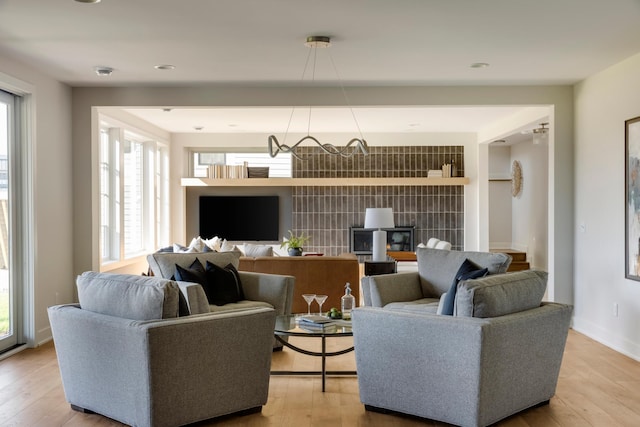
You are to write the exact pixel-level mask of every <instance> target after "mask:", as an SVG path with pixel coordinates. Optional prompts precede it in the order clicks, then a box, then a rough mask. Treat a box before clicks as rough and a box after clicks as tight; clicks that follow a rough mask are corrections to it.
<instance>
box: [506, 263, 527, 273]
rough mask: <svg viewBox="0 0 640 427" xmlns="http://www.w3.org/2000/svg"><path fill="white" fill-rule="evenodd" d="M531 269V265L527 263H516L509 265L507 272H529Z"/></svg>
mask: <svg viewBox="0 0 640 427" xmlns="http://www.w3.org/2000/svg"><path fill="white" fill-rule="evenodd" d="M529 268H530V266H529V263H528V262H526V261H516V262H512V263H511V264H510V265H509V268H508V269H507V271H522V270H528V269H529Z"/></svg>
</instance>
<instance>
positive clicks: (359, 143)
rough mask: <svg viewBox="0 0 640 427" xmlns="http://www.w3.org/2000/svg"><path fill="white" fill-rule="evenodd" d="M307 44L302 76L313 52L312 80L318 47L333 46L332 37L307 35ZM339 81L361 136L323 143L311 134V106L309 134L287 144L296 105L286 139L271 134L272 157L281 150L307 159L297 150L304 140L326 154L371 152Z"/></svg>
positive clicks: (339, 154) (298, 157) (340, 154)
mask: <svg viewBox="0 0 640 427" xmlns="http://www.w3.org/2000/svg"><path fill="white" fill-rule="evenodd" d="M305 46H307V47H309V48H311V50H310V51H309V55H307V61H306V63H305V66H304V71H303V73H302V78H303V79H304V76H305V74H306V72H307V67H308V66H309V60H310V58H311V54H312V53H313V73H312V81H313V79H315V66H316V55H317V49H319V48H328V47H329V46H331V38H330V37H327V36H309V37H307V41H306V42H305ZM328 55H329V58H330V59H331V65H332V66H333V69H334V71H335V73H336V76H338V70H337V69H336V66H335V63H334V62H333V58H332V57H331V54H330V53H329V54H328ZM338 82H339V83H340V89H341V91H342V95H343V96H344V99H345V102H346V104H347V105H348V107H349V110H350V111H351V116H352V117H353V120H354V122H355V124H356V127H357V129H358V133H359V134H360V137H359V138H358V137H356V138H352V139H351V140H350V141H349V142H348V143H347V144H346V145H345V146H342V147H338V146H335V145H333V144H328V143H322V142H320V141H319V140H318V139H317V138H315V137H313V136H311V135H310V134H309V128H310V126H311V107H309V120H308V125H307V126H308V127H307V136H305V137H302V138H301V139H300V140H299V141H298V142H296V143H295V144H292V145H287V144H286V141H287V135H288V133H289V128H290V127H291V120H292V118H293V110H295V107H294V108H293V110H292V111H291V115H290V116H289V124H288V125H287V130H286V131H285V134H284V139H283V142H282V143H280V142H279V141H278V138H277V137H276V136H275V135H269V138H268V141H267V144H268V148H269V155H270V156H271V157H275V156H276V155H277V154H278V153H279V152H283V153H291V155H292V156H294V157H295V158H297V159H299V160H306V159H305V158H303V157H301V156H300V155H299V154H298V153H297V152H296V149H297V148H298V147H299V146H300V145H301V144H302V143H304V142H306V141H311V142H313V143H315V144H316V145H317V146H318V147H320V149H321V150H322V151H323V152H324V153H326V154H332V155H336V156H342V157H351V156H353V155H354V154H357V153H362V154H364V155H365V156H366V155H368V154H369V146H368V145H367V141H365V139H364V137H363V136H362V131H361V130H360V125H359V124H358V120H357V119H356V116H355V114H354V113H353V109H352V108H351V105H349V100H348V99H347V93H346V91H345V90H344V86H343V85H342V81H341V80H340V78H339V76H338Z"/></svg>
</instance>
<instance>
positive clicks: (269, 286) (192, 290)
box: [147, 252, 295, 315]
mask: <svg viewBox="0 0 640 427" xmlns="http://www.w3.org/2000/svg"><path fill="white" fill-rule="evenodd" d="M196 258H198V260H199V261H200V262H201V263H202V264H205V263H206V262H207V261H209V262H211V263H213V264H216V265H218V266H220V267H225V266H226V265H227V264H232V265H233V266H234V267H235V268H236V269H237V268H238V265H239V263H240V253H239V252H200V253H173V252H156V253H153V254H150V255H148V256H147V261H148V262H149V268H150V270H151V272H152V273H153V275H154V276H156V277H162V278H165V279H171V278H173V277H174V274H175V270H176V265H179V266H180V267H183V268H189V266H191V264H192V263H193V262H194V261H195V260H196ZM238 274H239V276H240V281H241V282H242V289H243V291H244V294H245V300H243V301H239V302H237V303H231V304H227V305H226V306H215V305H209V303H208V302H207V298H206V295H205V293H204V290H203V289H202V287H201V286H198V285H194V284H190V283H180V286H181V289H182V290H183V294H185V296H186V298H187V302H188V304H189V307H190V309H191V314H198V313H208V312H210V311H226V310H238V309H247V308H254V307H273V309H274V310H275V311H276V314H277V315H281V314H291V303H292V299H293V286H294V284H295V277H293V276H284V275H278V274H265V273H250V272H246V271H238Z"/></svg>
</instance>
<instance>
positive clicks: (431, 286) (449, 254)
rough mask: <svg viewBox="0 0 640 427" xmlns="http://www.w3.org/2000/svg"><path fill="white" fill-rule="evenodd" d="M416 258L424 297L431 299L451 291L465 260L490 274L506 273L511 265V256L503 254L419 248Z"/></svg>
mask: <svg viewBox="0 0 640 427" xmlns="http://www.w3.org/2000/svg"><path fill="white" fill-rule="evenodd" d="M416 258H417V260H418V274H419V275H420V285H421V287H422V295H423V296H424V297H431V298H438V297H440V295H442V294H443V293H445V292H447V291H448V290H449V288H450V287H451V280H452V279H453V276H454V274H455V272H456V271H458V269H459V268H460V265H462V263H463V262H464V260H465V259H469V260H470V261H472V262H473V263H475V264H476V265H478V266H479V267H481V268H484V267H486V268H487V269H488V270H489V274H499V273H505V272H506V271H507V268H508V267H509V264H511V256H509V255H506V254H502V253H492V252H473V251H443V250H440V249H430V248H418V249H417V250H416Z"/></svg>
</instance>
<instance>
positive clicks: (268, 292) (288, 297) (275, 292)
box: [238, 271, 295, 315]
mask: <svg viewBox="0 0 640 427" xmlns="http://www.w3.org/2000/svg"><path fill="white" fill-rule="evenodd" d="M238 273H239V275H240V282H241V283H242V291H243V292H244V297H245V299H248V300H252V301H263V302H267V303H269V304H271V305H272V306H273V308H274V309H275V310H276V314H278V315H280V314H291V304H292V301H293V286H294V283H295V277H293V276H285V275H280V274H266V273H253V272H248V271H239V272H238Z"/></svg>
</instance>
